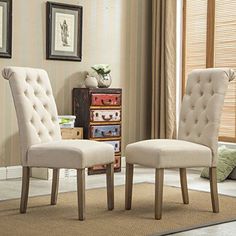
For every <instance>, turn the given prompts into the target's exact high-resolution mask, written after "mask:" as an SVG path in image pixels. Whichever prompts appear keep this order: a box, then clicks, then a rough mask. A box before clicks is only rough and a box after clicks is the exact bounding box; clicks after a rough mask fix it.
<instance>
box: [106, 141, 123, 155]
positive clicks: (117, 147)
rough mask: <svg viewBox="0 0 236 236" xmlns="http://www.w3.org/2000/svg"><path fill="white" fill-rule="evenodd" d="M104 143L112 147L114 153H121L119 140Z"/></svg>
mask: <svg viewBox="0 0 236 236" xmlns="http://www.w3.org/2000/svg"><path fill="white" fill-rule="evenodd" d="M104 143H108V144H111V145H112V146H113V147H114V151H115V152H116V153H118V152H120V151H121V145H120V140H114V141H104Z"/></svg>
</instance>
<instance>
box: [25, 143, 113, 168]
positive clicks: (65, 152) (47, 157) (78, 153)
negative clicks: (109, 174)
mask: <svg viewBox="0 0 236 236" xmlns="http://www.w3.org/2000/svg"><path fill="white" fill-rule="evenodd" d="M112 162H114V150H113V147H112V146H111V145H110V144H106V143H101V142H97V141H92V140H61V141H54V142H49V143H42V144H35V145H32V146H31V147H30V148H29V151H28V162H27V163H28V165H29V166H34V167H53V168H69V169H73V168H76V169H83V168H86V167H92V166H94V165H97V164H99V165H103V164H107V163H112Z"/></svg>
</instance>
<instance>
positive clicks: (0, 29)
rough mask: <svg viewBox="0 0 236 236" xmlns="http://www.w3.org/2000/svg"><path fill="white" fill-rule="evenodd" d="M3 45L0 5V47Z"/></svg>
mask: <svg viewBox="0 0 236 236" xmlns="http://www.w3.org/2000/svg"><path fill="white" fill-rule="evenodd" d="M2 47H3V7H2V6H0V48H2Z"/></svg>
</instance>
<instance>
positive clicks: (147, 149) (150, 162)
mask: <svg viewBox="0 0 236 236" xmlns="http://www.w3.org/2000/svg"><path fill="white" fill-rule="evenodd" d="M126 162H127V163H130V164H140V165H144V166H147V167H154V168H181V167H182V168H184V167H204V166H211V164H212V151H211V149H210V148H208V147H206V146H203V145H200V144H196V143H191V142H187V141H184V140H174V139H151V140H145V141H140V142H136V143H132V144H129V145H128V146H127V147H126Z"/></svg>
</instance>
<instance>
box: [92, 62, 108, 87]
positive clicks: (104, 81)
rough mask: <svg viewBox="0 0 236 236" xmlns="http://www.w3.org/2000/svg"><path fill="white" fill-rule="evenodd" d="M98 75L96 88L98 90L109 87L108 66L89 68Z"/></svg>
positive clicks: (99, 65) (101, 65)
mask: <svg viewBox="0 0 236 236" xmlns="http://www.w3.org/2000/svg"><path fill="white" fill-rule="evenodd" d="M91 68H92V69H93V70H95V71H96V72H97V74H98V78H97V80H98V87H99V88H108V87H110V85H111V82H112V80H111V75H110V72H111V69H110V66H109V65H108V64H97V65H94V66H92V67H91Z"/></svg>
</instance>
